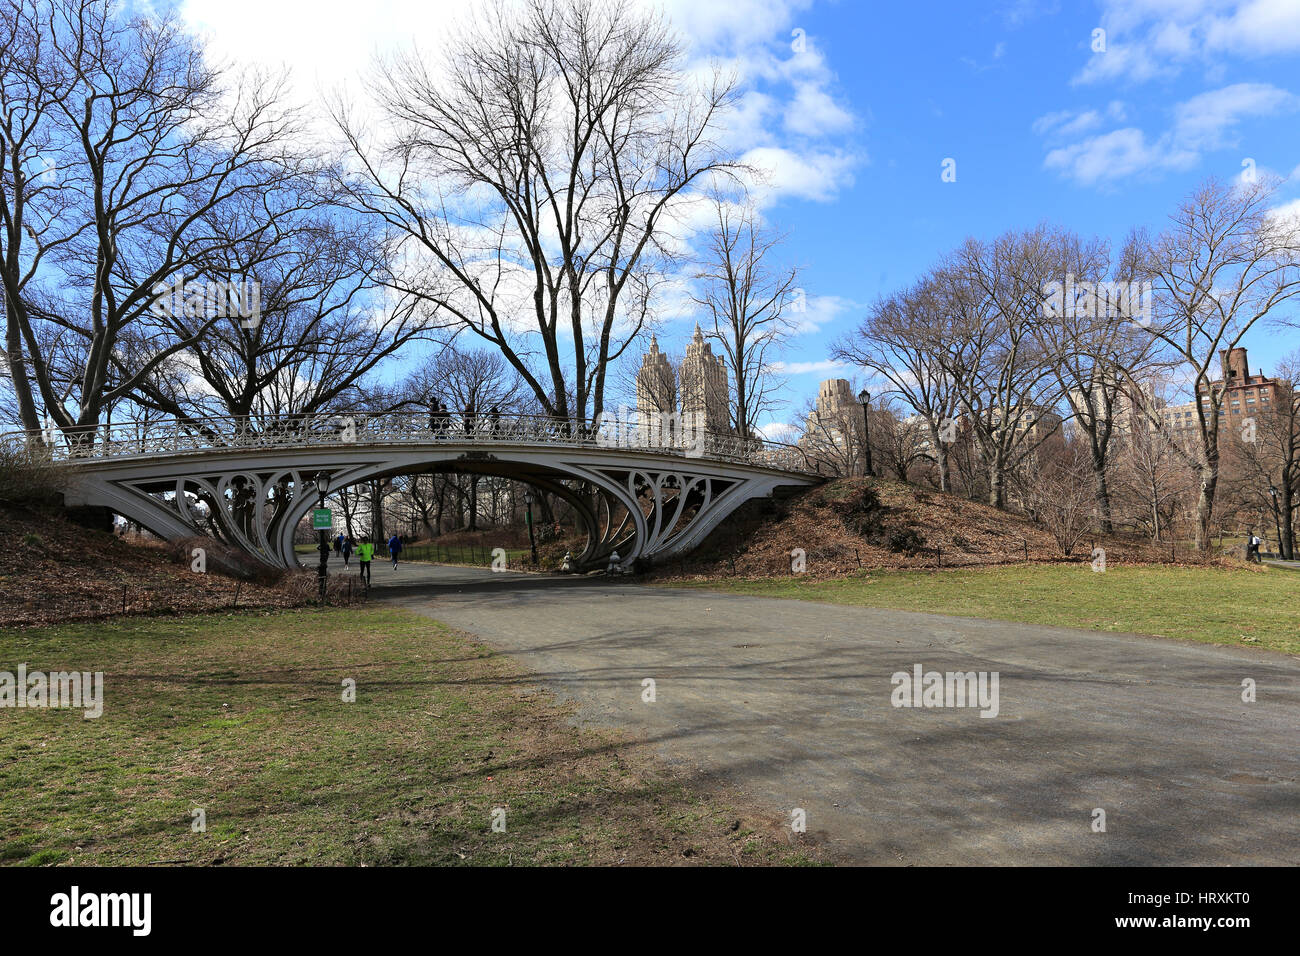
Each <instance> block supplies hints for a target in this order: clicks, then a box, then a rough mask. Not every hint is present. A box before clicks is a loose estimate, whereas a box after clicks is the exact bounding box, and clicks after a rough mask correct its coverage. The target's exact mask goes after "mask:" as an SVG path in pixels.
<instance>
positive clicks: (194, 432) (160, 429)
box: [0, 413, 817, 474]
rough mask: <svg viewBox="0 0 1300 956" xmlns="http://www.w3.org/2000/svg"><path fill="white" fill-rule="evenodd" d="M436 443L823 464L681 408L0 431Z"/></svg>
mask: <svg viewBox="0 0 1300 956" xmlns="http://www.w3.org/2000/svg"><path fill="white" fill-rule="evenodd" d="M430 442H448V443H456V444H474V445H485V446H492V445H516V446H517V445H528V446H538V445H544V446H553V447H565V448H616V449H625V450H629V451H641V452H652V453H656V454H671V455H676V456H680V457H683V458H699V459H704V460H710V461H723V462H732V463H736V464H746V465H756V466H759V467H763V468H775V469H780V470H783V471H793V472H800V473H805V474H807V473H815V472H816V470H817V469H816V464H815V462H813V461H812V460H811V459H810V458H809V456H808V454H807V453H806V452H805V451H804V450H803V449H802V448H800V447H799V446H797V445H789V444H784V443H781V442H772V441H762V440H757V439H744V438H738V437H736V436H734V435H719V434H714V433H710V432H706V431H704V430H703V429H701V428H695V427H692V426H691V424H690V423H689V422H685V423H684V422H682V420H681V419H680V418H679V417H677V416H665V418H664V420H663V421H658V422H652V423H650V424H649V425H643V424H638V423H634V422H626V421H616V420H611V421H609V422H607V423H605V424H604V425H602V426H601V427H595V426H592V425H589V424H579V423H575V422H570V421H565V420H562V419H555V418H549V417H544V416H531V415H501V416H499V417H493V416H487V415H484V416H478V417H474V418H471V419H470V420H469V421H466V420H465V418H464V417H463V416H458V417H456V418H455V419H452V418H430V416H429V415H428V414H427V413H420V414H412V413H390V414H385V415H292V416H287V417H285V418H281V419H276V420H273V421H269V422H268V421H259V420H252V419H241V418H234V417H226V418H206V419H201V420H193V421H186V420H181V419H165V420H157V421H142V422H118V423H113V424H103V425H96V426H86V427H84V428H80V429H76V428H73V429H55V428H50V429H47V430H45V431H42V432H21V431H20V432H9V433H7V434H4V435H0V443H3V444H4V445H5V446H7V447H9V448H11V449H13V448H23V449H26V450H27V451H28V452H29V453H33V454H38V455H40V456H42V457H44V458H46V459H49V460H53V461H56V462H78V461H86V460H103V459H124V458H154V457H159V456H166V455H179V454H188V453H193V452H196V451H229V450H237V449H258V448H285V449H290V448H304V447H312V448H315V447H329V446H334V447H338V446H346V445H357V444H364V445H375V444H381V445H410V444H428V443H430Z"/></svg>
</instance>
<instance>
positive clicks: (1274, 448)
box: [1238, 350, 1300, 560]
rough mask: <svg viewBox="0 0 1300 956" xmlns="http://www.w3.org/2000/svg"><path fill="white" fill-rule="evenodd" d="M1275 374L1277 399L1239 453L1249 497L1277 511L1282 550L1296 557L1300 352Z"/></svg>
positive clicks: (1260, 414) (1259, 414) (1247, 433)
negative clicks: (1277, 385)
mask: <svg viewBox="0 0 1300 956" xmlns="http://www.w3.org/2000/svg"><path fill="white" fill-rule="evenodd" d="M1275 378H1276V379H1277V380H1278V383H1279V388H1278V389H1277V393H1276V395H1275V397H1274V398H1273V400H1272V401H1271V402H1270V403H1269V405H1268V406H1267V407H1261V408H1259V409H1258V410H1257V411H1256V412H1255V413H1254V415H1253V416H1252V418H1253V419H1254V420H1253V421H1252V422H1251V423H1250V427H1248V428H1245V429H1243V430H1242V432H1240V433H1239V434H1240V435H1241V438H1240V440H1239V442H1238V444H1239V446H1240V447H1239V449H1238V451H1239V452H1240V456H1239V457H1240V459H1241V463H1242V465H1243V469H1242V470H1243V471H1244V478H1245V481H1244V482H1243V485H1244V487H1243V491H1244V494H1243V498H1245V500H1246V501H1247V502H1249V503H1250V504H1252V505H1254V506H1256V507H1258V508H1260V509H1262V510H1264V511H1265V512H1269V513H1271V515H1272V517H1271V518H1270V520H1271V521H1272V522H1274V527H1273V529H1272V530H1273V533H1274V534H1275V535H1276V536H1277V538H1278V549H1279V552H1280V554H1281V556H1282V557H1283V558H1286V559H1288V560H1292V559H1294V557H1295V518H1296V511H1297V509H1298V508H1300V350H1297V351H1294V352H1291V353H1290V354H1289V355H1287V356H1286V357H1285V358H1283V359H1282V361H1281V362H1280V363H1279V364H1278V367H1277V373H1276V376H1275ZM1262 537H1267V535H1263V536H1262Z"/></svg>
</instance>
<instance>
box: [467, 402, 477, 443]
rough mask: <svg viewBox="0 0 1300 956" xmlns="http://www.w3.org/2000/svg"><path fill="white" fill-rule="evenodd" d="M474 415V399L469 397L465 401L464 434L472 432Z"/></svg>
mask: <svg viewBox="0 0 1300 956" xmlns="http://www.w3.org/2000/svg"><path fill="white" fill-rule="evenodd" d="M475 417H476V416H475V411H474V399H472V398H471V399H470V400H469V401H468V402H466V403H465V434H466V435H472V434H474V426H475V424H476V422H475Z"/></svg>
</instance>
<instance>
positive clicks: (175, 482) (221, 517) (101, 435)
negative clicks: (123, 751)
mask: <svg viewBox="0 0 1300 956" xmlns="http://www.w3.org/2000/svg"><path fill="white" fill-rule="evenodd" d="M0 440H7V441H9V442H22V443H25V444H27V445H28V447H29V448H30V447H40V448H42V449H43V450H44V453H46V454H48V455H50V456H52V457H53V459H54V461H55V462H56V463H57V465H58V466H59V467H60V468H64V469H67V471H68V472H69V474H68V491H67V493H66V496H65V497H66V500H67V503H68V504H69V505H70V506H78V505H79V506H95V507H102V508H107V509H109V510H111V511H113V512H116V513H117V514H120V515H122V516H124V517H126V518H128V519H130V520H132V521H135V522H138V523H139V524H141V525H142V526H144V527H146V528H148V529H149V530H150V531H152V532H154V533H155V534H158V535H160V536H162V537H164V538H167V539H172V540H174V539H178V538H187V537H193V536H196V535H205V534H211V535H214V536H216V537H218V538H220V539H222V540H225V541H226V542H227V543H229V544H232V545H234V546H236V547H239V548H242V549H243V550H245V551H247V552H248V553H249V554H252V555H254V556H256V557H257V558H259V559H260V560H262V561H264V562H266V563H267V564H270V565H274V566H282V567H295V566H296V565H297V563H298V560H297V557H296V556H295V553H294V531H295V529H296V528H297V526H298V523H299V521H300V520H301V519H302V518H303V517H304V516H305V515H306V513H307V512H308V511H309V510H311V509H312V508H313V507H315V506H316V505H317V503H318V498H317V494H316V489H315V484H314V481H313V476H315V475H316V474H318V473H321V472H324V473H325V474H327V475H329V478H330V485H329V486H330V490H331V493H333V492H334V491H336V490H338V489H341V488H343V487H346V486H348V485H352V484H355V483H358V482H363V481H368V480H373V479H383V478H388V477H392V476H397V475H410V474H425V473H429V472H432V471H440V472H460V473H468V474H476V475H493V476H500V477H505V478H511V479H515V480H517V481H520V482H524V483H526V484H528V485H531V486H533V487H535V488H538V489H540V490H544V491H547V492H550V493H552V494H554V495H557V496H559V497H560V498H562V499H564V500H565V501H567V502H568V503H569V504H571V505H572V506H573V508H574V509H575V510H576V512H577V513H578V515H579V516H580V517H581V519H582V521H583V523H584V524H585V526H586V530H587V535H588V539H587V544H586V547H585V549H584V550H583V551H582V553H581V554H580V555H579V556H578V561H579V564H580V565H582V566H588V567H590V566H593V565H597V564H600V563H603V562H605V561H607V560H608V557H609V555H610V554H611V553H612V552H614V551H617V552H618V554H619V557H620V560H621V561H622V563H623V564H624V565H629V566H630V565H631V564H632V563H633V562H634V561H636V560H638V559H649V560H650V561H655V560H661V559H663V558H666V557H671V556H673V555H676V554H681V553H683V552H686V551H688V550H690V549H691V548H693V547H695V546H696V545H698V544H699V543H700V541H702V540H703V538H704V537H705V536H706V535H707V534H708V533H709V532H710V531H711V530H712V529H713V528H714V527H716V526H717V524H718V523H719V522H720V521H721V520H722V519H723V518H725V517H726V516H727V515H729V514H731V513H732V512H733V511H734V510H735V509H736V508H737V507H739V506H740V505H741V504H743V503H744V502H746V501H749V500H751V499H754V498H759V497H764V496H771V495H772V494H773V493H774V492H777V491H778V489H789V488H798V487H802V486H807V485H812V484H815V483H817V482H818V481H819V480H821V479H819V478H818V477H817V475H816V474H815V473H814V472H815V464H816V463H815V462H812V461H809V460H808V458H807V456H806V455H805V454H804V453H803V452H802V451H801V450H800V449H799V448H797V447H796V446H790V445H780V444H776V443H771V442H760V441H754V440H740V439H737V438H735V437H731V436H723V435H713V434H708V433H705V432H704V431H702V430H700V429H693V428H690V427H683V426H682V423H681V421H680V419H677V418H675V417H673V418H672V421H671V422H670V423H669V424H667V425H659V424H657V425H656V426H655V427H652V428H647V427H639V426H631V425H628V424H626V423H621V422H612V423H610V424H607V425H605V426H603V427H601V428H599V429H593V428H582V427H579V426H574V425H573V424H571V423H568V422H564V421H557V420H555V419H552V418H536V417H509V418H506V417H501V418H499V419H491V420H489V419H482V420H480V421H479V422H477V424H475V425H473V426H472V427H469V428H466V427H465V426H464V424H463V423H456V424H454V425H453V424H452V423H450V422H438V421H436V420H434V421H431V420H430V419H429V418H428V416H427V415H420V416H416V415H382V416H373V417H366V418H362V417H360V416H358V417H346V416H337V415H332V416H296V417H292V418H290V419H287V420H282V421H277V422H275V423H274V424H272V425H269V426H262V427H260V428H257V429H253V428H250V426H249V424H248V422H247V421H246V420H236V419H216V420H211V419H208V420H203V421H202V422H183V421H158V422H149V423H144V424H141V423H129V424H115V425H102V426H98V427H97V428H95V429H93V430H89V429H88V430H87V431H86V432H84V433H83V434H80V435H74V436H72V437H71V438H69V437H68V436H67V435H65V434H62V433H59V434H58V435H57V436H55V435H45V436H31V435H26V434H24V433H16V434H11V435H7V436H3V439H0Z"/></svg>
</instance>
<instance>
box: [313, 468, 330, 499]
mask: <svg viewBox="0 0 1300 956" xmlns="http://www.w3.org/2000/svg"><path fill="white" fill-rule="evenodd" d="M313 481H315V482H316V492H317V493H318V494H319V495H320V496H321V497H322V498H323V497H325V496H326V495H327V494H329V491H330V476H329V474H328V473H327V472H324V471H318V472H316V477H315V478H314V479H313Z"/></svg>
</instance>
